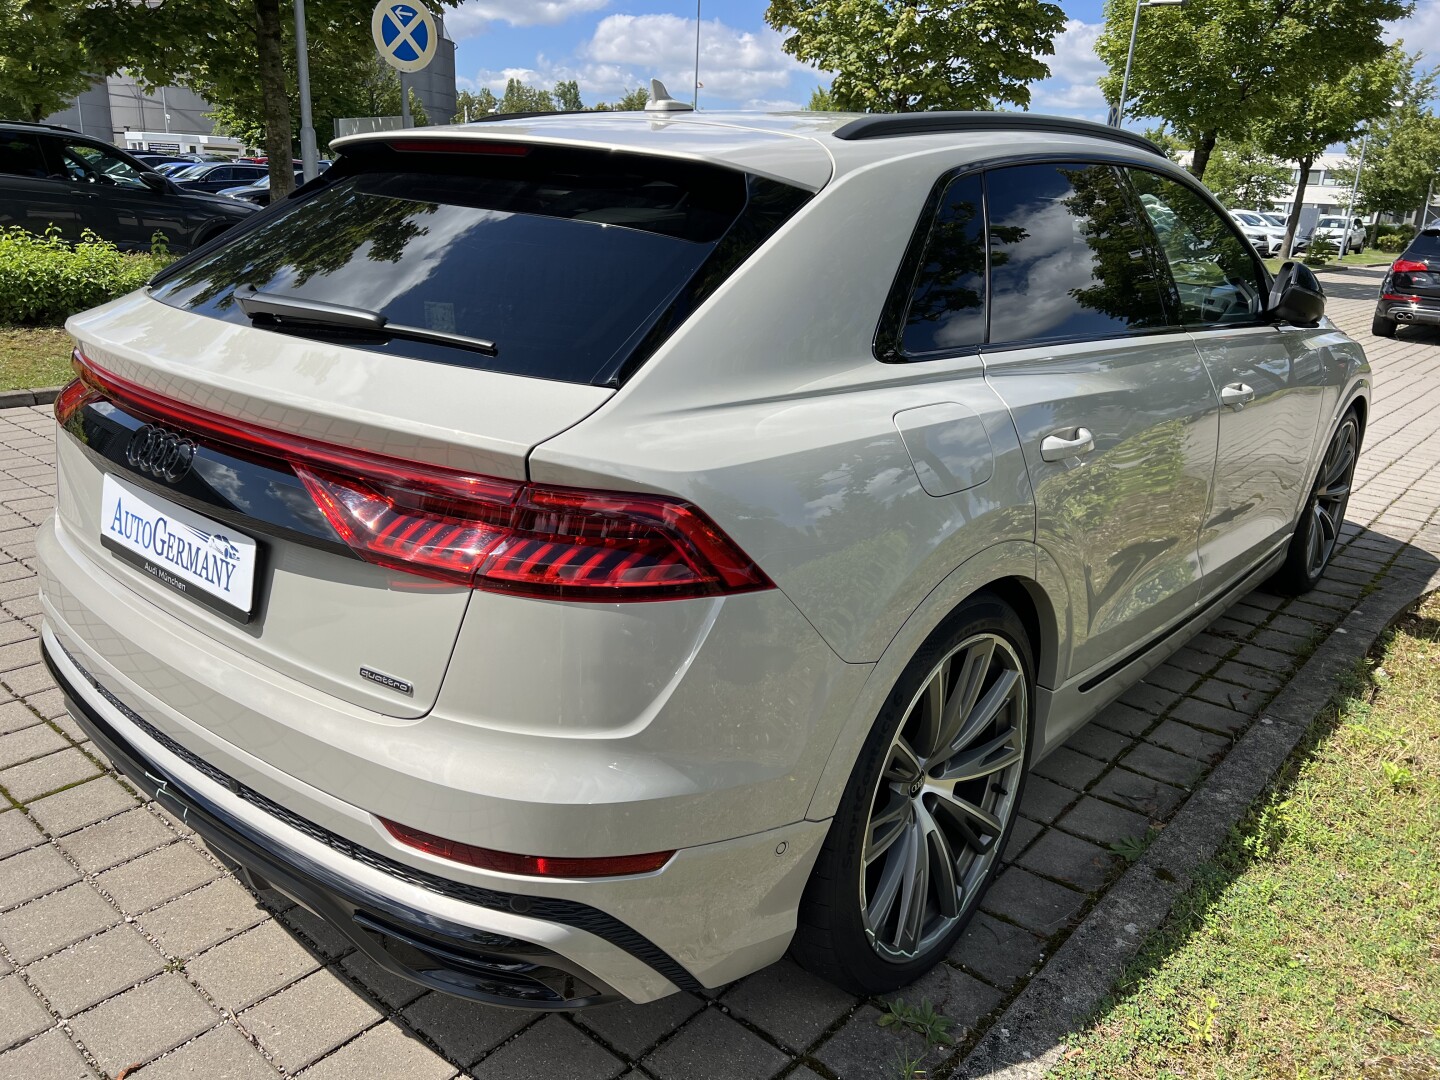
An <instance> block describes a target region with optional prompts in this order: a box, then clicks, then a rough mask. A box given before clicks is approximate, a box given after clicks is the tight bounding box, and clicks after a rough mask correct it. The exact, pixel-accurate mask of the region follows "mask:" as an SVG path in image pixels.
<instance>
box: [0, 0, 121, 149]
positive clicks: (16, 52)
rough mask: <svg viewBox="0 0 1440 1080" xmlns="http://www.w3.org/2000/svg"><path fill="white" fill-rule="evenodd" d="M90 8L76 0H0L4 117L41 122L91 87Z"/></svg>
mask: <svg viewBox="0 0 1440 1080" xmlns="http://www.w3.org/2000/svg"><path fill="white" fill-rule="evenodd" d="M85 12H86V7H85V5H84V4H83V3H79V2H76V0H0V116H9V117H14V118H15V119H17V120H35V121H38V120H41V119H43V118H44V117H46V116H49V115H50V114H51V113H54V112H59V111H60V110H61V109H63V108H65V107H66V106H68V105H69V104H70V102H71V100H72V99H73V98H74V97H75V96H76V95H77V94H79V93H80V92H81V91H82V90H84V89H85V88H86V87H87V86H89V85H90V82H91V80H92V78H93V73H94V72H95V67H94V62H93V60H92V58H91V55H90V51H89V49H88V48H87V47H86V42H85V37H86V34H85ZM100 74H105V73H104V72H101V73H100Z"/></svg>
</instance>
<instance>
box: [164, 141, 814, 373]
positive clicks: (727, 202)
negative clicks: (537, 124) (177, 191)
mask: <svg viewBox="0 0 1440 1080" xmlns="http://www.w3.org/2000/svg"><path fill="white" fill-rule="evenodd" d="M361 152H362V153H364V154H366V156H365V157H362V158H359V159H358V160H352V161H351V162H349V163H348V164H347V163H342V165H341V166H340V167H338V168H337V169H335V170H334V171H333V174H327V175H333V179H332V180H331V182H330V183H328V184H327V185H326V186H325V187H323V188H322V189H320V191H319V192H318V193H316V194H314V195H313V196H310V197H309V198H305V199H301V200H297V201H296V202H293V203H287V204H285V206H284V208H283V209H282V210H281V211H280V212H279V213H277V214H275V215H274V216H273V217H268V218H267V219H266V220H264V221H259V222H256V224H255V227H253V228H247V229H244V230H242V231H241V233H240V234H239V235H237V236H236V237H235V238H234V240H232V241H231V242H230V243H228V244H226V245H224V246H223V247H221V248H219V249H218V250H216V251H214V252H211V253H209V254H208V255H205V256H202V257H201V258H200V259H198V260H194V261H191V262H188V263H187V264H185V265H182V266H180V267H179V269H178V270H177V271H176V272H175V273H173V274H169V275H164V276H162V278H161V279H160V283H159V284H157V285H156V286H155V287H154V288H153V290H152V295H154V296H155V297H156V298H157V299H160V300H162V301H164V302H165V303H168V304H172V305H174V306H177V307H183V308H187V309H189V310H192V311H196V312H199V313H202V314H205V315H209V316H213V317H215V318H220V319H225V320H227V321H230V322H237V323H248V321H249V320H248V319H247V317H246V315H245V314H244V312H243V311H241V309H240V305H239V304H238V303H237V302H236V298H235V294H236V290H237V289H239V290H241V291H242V294H243V292H245V291H248V290H249V289H251V288H254V289H257V290H261V291H264V292H267V293H276V294H281V295H284V296H292V297H299V298H303V299H306V300H318V301H324V302H326V303H330V304H340V305H344V306H347V307H355V308H363V309H365V310H368V311H374V312H378V313H379V314H381V315H384V316H385V317H386V319H387V320H388V321H389V322H390V323H394V324H397V325H408V326H414V327H421V328H424V329H426V330H433V331H439V332H442V333H446V334H455V335H460V336H462V337H467V338H476V339H483V340H485V341H492V342H494V343H495V345H496V351H497V355H493V356H489V355H481V354H479V353H475V352H467V351H463V350H459V349H454V348H450V347H448V346H445V345H443V344H435V343H430V342H423V341H415V340H404V339H400V338H393V339H385V338H383V337H377V336H373V335H366V336H354V337H347V336H346V335H345V334H344V333H343V332H340V331H336V332H334V333H331V332H329V331H325V332H317V331H314V330H307V331H306V334H307V336H310V337H330V338H333V339H334V340H337V341H343V342H344V343H345V344H348V345H354V346H357V347H360V348H366V349H374V350H376V351H380V352H387V353H394V354H398V355H404V356H410V357H414V358H417V359H423V360H431V361H437V362H442V363H450V364H457V365H461V366H471V367H483V368H485V369H487V370H492V371H503V372H509V373H513V374H517V375H527V376H534V377H537V378H545V379H559V380H563V381H566V382H580V383H604V382H608V381H613V380H614V379H615V377H616V375H617V373H619V372H620V371H622V369H625V368H627V367H628V366H632V365H633V354H634V353H635V352H636V350H637V349H640V348H649V349H653V347H654V346H655V344H657V341H656V335H655V332H654V331H655V328H656V327H657V325H660V324H663V325H666V326H672V325H678V321H677V319H676V312H677V307H679V308H684V309H686V310H687V311H688V307H687V305H688V306H693V304H694V303H697V302H698V300H699V299H702V298H703V295H708V292H709V291H713V289H714V288H715V287H716V286H717V285H718V284H719V281H720V280H723V278H724V277H725V276H726V274H728V273H729V272H730V271H731V270H733V268H734V266H736V265H738V263H739V262H740V261H743V259H744V258H745V257H747V256H748V255H749V253H750V252H751V251H753V250H754V248H755V247H756V246H758V244H759V243H761V242H763V240H764V239H765V238H766V237H768V236H769V235H770V233H772V232H773V231H774V229H775V228H777V227H778V226H779V224H780V223H781V222H783V220H784V219H786V218H788V217H789V216H790V215H791V214H793V213H794V211H795V210H796V209H798V207H799V206H800V205H802V204H803V202H804V200H805V198H807V197H808V196H807V193H805V192H802V191H799V190H798V189H792V188H788V187H787V186H786V185H783V184H778V183H776V182H774V181H768V180H761V179H759V178H756V177H747V176H746V175H745V174H743V173H740V172H736V171H732V170H729V169H723V168H717V167H713V166H705V165H697V164H693V163H690V162H677V161H668V160H664V159H659V158H649V157H644V156H641V155H631V154H609V153H600V152H593V151H574V150H558V149H552V148H530V149H528V150H527V149H525V148H522V147H517V148H516V152H515V153H514V154H513V155H509V154H479V153H469V154H459V153H456V154H446V153H414V152H412V153H406V154H396V153H393V152H390V151H388V150H386V149H384V148H381V147H378V146H377V147H370V148H368V149H367V150H363V151H361ZM757 218H758V219H760V220H759V221H758V222H757V220H755V219H757ZM737 238H738V239H737ZM727 239H728V241H729V242H724V241H727ZM737 248H738V249H739V250H737ZM717 264H718V265H717ZM682 314H683V313H682ZM277 332H280V331H277Z"/></svg>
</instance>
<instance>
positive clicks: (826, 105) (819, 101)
mask: <svg viewBox="0 0 1440 1080" xmlns="http://www.w3.org/2000/svg"><path fill="white" fill-rule="evenodd" d="M805 108H807V109H809V110H810V111H811V112H840V111H842V110H841V109H840V106H839V105H837V104H835V95H834V94H832V93H831V92H830V88H829V87H828V86H817V87H815V89H814V90H812V91H810V103H809V104H808V105H806V106H805Z"/></svg>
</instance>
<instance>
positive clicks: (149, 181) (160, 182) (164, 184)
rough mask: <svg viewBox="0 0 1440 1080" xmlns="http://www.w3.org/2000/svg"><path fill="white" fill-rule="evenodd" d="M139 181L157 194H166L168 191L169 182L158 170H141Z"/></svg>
mask: <svg viewBox="0 0 1440 1080" xmlns="http://www.w3.org/2000/svg"><path fill="white" fill-rule="evenodd" d="M140 182H141V183H142V184H144V185H145V186H146V187H147V188H149V189H150V190H151V191H153V192H155V193H156V194H157V195H168V194H169V193H170V182H169V181H168V180H166V179H165V177H163V176H161V175H160V174H159V173H158V172H142V173H141V174H140Z"/></svg>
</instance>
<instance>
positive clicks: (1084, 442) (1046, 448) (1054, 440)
mask: <svg viewBox="0 0 1440 1080" xmlns="http://www.w3.org/2000/svg"><path fill="white" fill-rule="evenodd" d="M1094 449H1095V436H1094V435H1092V434H1090V429H1089V428H1083V427H1082V428H1076V429H1075V437H1074V438H1073V439H1064V438H1061V437H1060V436H1059V435H1046V436H1045V438H1044V439H1043V440H1041V442H1040V458H1041V460H1043V461H1063V460H1064V459H1065V458H1068V457H1078V456H1079V455H1080V454H1088V453H1089V452H1090V451H1091V450H1094Z"/></svg>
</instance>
